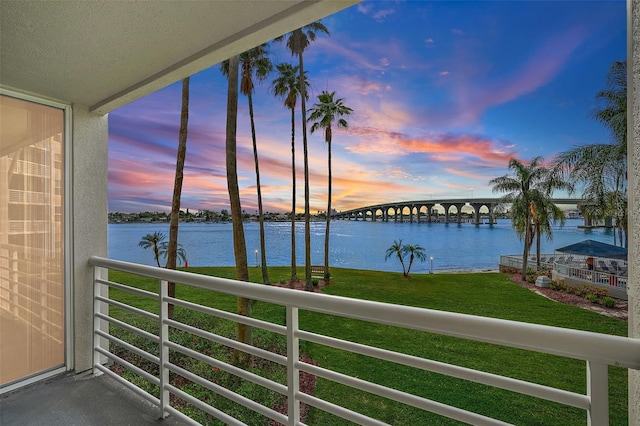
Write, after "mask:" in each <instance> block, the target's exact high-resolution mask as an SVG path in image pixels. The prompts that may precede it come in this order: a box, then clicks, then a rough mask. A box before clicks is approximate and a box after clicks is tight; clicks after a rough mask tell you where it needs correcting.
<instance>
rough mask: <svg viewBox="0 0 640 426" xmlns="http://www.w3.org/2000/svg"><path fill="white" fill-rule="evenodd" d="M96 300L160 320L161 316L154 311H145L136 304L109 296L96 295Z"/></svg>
mask: <svg viewBox="0 0 640 426" xmlns="http://www.w3.org/2000/svg"><path fill="white" fill-rule="evenodd" d="M95 299H96V300H98V301H100V302H104V303H107V304H108V305H110V306H115V307H117V308H120V309H123V310H125V311H129V312H131V313H134V314H137V315H140V316H142V317H145V318H149V319H152V320H155V321H160V317H159V315H158V314H154V313H153V312H149V311H145V310H144V309H140V308H136V307H135V306H131V305H127V304H126V303H122V302H118V301H117V300H114V299H109V298H107V297H102V296H96V297H95Z"/></svg>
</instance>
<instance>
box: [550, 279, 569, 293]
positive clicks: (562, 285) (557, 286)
mask: <svg viewBox="0 0 640 426" xmlns="http://www.w3.org/2000/svg"><path fill="white" fill-rule="evenodd" d="M550 288H551V289H552V290H557V291H563V292H565V293H568V292H569V286H568V285H567V283H566V282H565V281H564V280H559V281H552V282H551V285H550Z"/></svg>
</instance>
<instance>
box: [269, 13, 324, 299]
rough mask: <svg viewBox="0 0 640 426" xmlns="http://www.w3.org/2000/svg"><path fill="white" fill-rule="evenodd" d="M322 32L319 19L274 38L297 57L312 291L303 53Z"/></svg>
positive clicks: (308, 272) (310, 288)
mask: <svg viewBox="0 0 640 426" xmlns="http://www.w3.org/2000/svg"><path fill="white" fill-rule="evenodd" d="M318 32H323V33H325V34H329V30H328V29H327V27H325V26H324V24H322V23H321V22H320V21H316V22H312V23H311V24H308V25H305V26H304V27H302V28H298V29H297V30H293V31H292V32H291V33H289V34H285V35H283V36H280V37H278V38H276V39H275V40H276V41H284V40H285V39H286V45H287V48H288V49H289V51H290V52H291V54H292V55H294V56H297V57H298V66H299V67H300V69H299V70H298V71H299V76H300V79H299V81H298V84H299V86H300V108H301V112H302V114H301V115H302V150H303V159H304V261H305V266H304V278H305V290H307V291H313V283H312V281H311V223H310V222H311V214H310V212H309V154H308V150H307V104H306V100H307V89H306V87H305V82H306V80H305V78H304V75H305V73H304V60H303V53H304V51H305V50H306V49H307V47H309V44H311V42H312V41H314V40H315V39H316V33H318Z"/></svg>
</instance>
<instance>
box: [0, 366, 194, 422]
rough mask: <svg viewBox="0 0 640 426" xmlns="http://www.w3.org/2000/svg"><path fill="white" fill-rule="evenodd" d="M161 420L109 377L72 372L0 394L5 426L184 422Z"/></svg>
mask: <svg viewBox="0 0 640 426" xmlns="http://www.w3.org/2000/svg"><path fill="white" fill-rule="evenodd" d="M184 424H186V423H184V422H183V421H181V420H178V419H173V418H171V417H168V418H166V419H164V420H160V419H158V409H157V407H156V406H154V405H153V404H151V403H150V402H148V401H147V400H145V399H144V398H141V397H140V396H139V395H137V394H136V393H135V392H133V391H131V390H129V389H128V388H126V387H124V386H122V385H120V384H118V382H116V381H115V380H114V379H112V378H110V377H107V376H104V375H103V376H99V377H93V376H91V375H90V374H80V375H75V374H73V373H70V374H65V375H62V376H57V377H55V378H52V379H48V380H45V381H43V382H40V383H36V384H33V385H29V386H26V387H25V388H23V389H19V390H16V391H14V392H10V393H8V394H7V395H3V396H1V397H0V425H2V426H13V425H16V426H17V425H20V426H41V425H42V426H44V425H46V426H55V425H64V426H110V425H113V426H126V425H131V426H137V425H162V426H179V425H184Z"/></svg>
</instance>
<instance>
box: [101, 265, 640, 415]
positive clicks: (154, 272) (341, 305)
mask: <svg viewBox="0 0 640 426" xmlns="http://www.w3.org/2000/svg"><path fill="white" fill-rule="evenodd" d="M89 262H90V264H91V265H93V266H94V268H95V280H94V286H95V287H94V291H95V298H94V300H95V303H94V309H95V315H94V317H95V324H94V325H95V327H94V329H95V331H94V343H95V344H94V371H96V372H98V371H100V372H102V373H105V374H108V375H110V376H112V377H114V378H116V379H117V380H119V381H121V382H123V384H125V385H126V386H127V387H129V388H131V389H133V390H134V391H137V392H138V393H140V394H141V395H143V396H144V397H145V398H147V399H148V400H150V401H151V402H153V403H154V404H156V405H157V406H158V415H159V417H165V416H166V415H167V414H172V415H174V416H177V417H179V418H182V419H185V420H187V419H188V418H187V417H186V416H185V415H184V414H182V413H181V412H180V411H178V410H177V409H175V408H174V407H172V406H171V405H170V399H169V394H170V393H171V394H174V395H176V396H177V397H178V398H180V399H183V400H184V401H186V402H188V403H189V404H191V405H193V406H194V407H197V408H199V409H201V410H203V411H205V412H207V413H209V414H211V415H212V416H214V417H216V418H218V419H220V420H222V421H223V422H225V423H228V424H242V423H241V422H240V421H238V420H237V419H235V418H233V417H231V416H229V415H228V414H226V413H223V412H221V411H219V410H217V409H216V408H215V407H212V406H209V405H207V404H205V403H204V402H202V401H201V400H199V399H197V398H195V397H193V396H191V395H189V394H187V393H185V392H184V391H182V390H180V389H178V388H176V387H175V386H173V385H172V384H170V382H169V373H170V372H172V373H174V374H178V375H180V376H182V377H184V378H186V379H188V380H190V381H193V382H195V383H198V384H200V385H202V386H204V387H205V388H207V389H209V390H211V391H212V392H217V393H219V394H222V395H224V396H225V397H227V398H229V399H231V400H233V401H235V402H237V403H238V404H240V405H243V406H245V407H248V408H250V409H251V410H254V411H256V412H258V413H260V414H262V415H264V416H265V417H267V418H269V419H272V420H274V421H277V422H280V423H283V424H287V425H298V424H301V423H300V404H301V403H306V404H309V405H310V406H312V407H315V408H317V409H320V410H324V411H327V412H330V413H332V414H333V415H336V416H339V417H342V418H344V419H347V420H350V421H353V422H356V423H360V424H384V423H382V422H380V421H379V420H377V419H374V418H371V417H369V416H368V415H367V413H359V412H354V411H351V410H349V409H346V408H344V407H342V406H339V405H336V404H334V403H331V402H329V401H326V400H322V399H320V398H318V397H315V396H312V395H309V394H306V393H303V392H301V391H300V383H299V377H300V374H299V373H300V372H307V373H310V374H312V375H315V376H317V377H322V378H325V379H327V380H331V381H335V382H338V383H341V384H343V385H345V386H349V387H351V388H353V389H359V390H364V391H366V392H369V393H372V394H375V395H379V396H382V397H384V398H388V399H390V400H394V401H398V402H400V403H404V404H407V405H410V406H413V407H418V408H419V409H422V410H426V411H430V412H433V413H436V414H439V415H441V416H445V417H449V418H452V419H456V420H459V421H462V422H466V423H470V424H478V425H501V424H505V423H504V422H502V421H500V420H497V419H493V418H490V417H486V416H483V415H480V414H477V413H474V412H471V411H466V410H463V409H460V408H457V407H454V406H450V405H446V404H442V403H440V402H436V401H433V400H429V399H426V398H423V397H421V396H418V395H413V394H410V393H406V392H402V391H399V390H396V389H393V388H389V387H386V386H382V385H380V384H376V383H372V382H368V381H365V380H362V379H360V378H357V377H351V376H348V375H344V374H341V373H339V372H337V371H332V370H329V369H326V368H324V367H322V366H314V365H311V364H309V363H305V362H303V361H301V359H300V356H299V352H300V341H307V342H313V343H315V344H318V345H326V346H329V347H333V348H339V349H342V350H345V351H349V352H353V353H357V354H363V355H366V356H369V357H373V358H378V359H382V360H386V361H389V362H392V363H396V364H399V365H405V366H410V367H414V368H417V369H422V370H426V371H431V372H436V373H440V374H444V375H447V376H452V377H456V378H459V379H464V380H468V381H471V382H476V383H481V384H484V385H488V386H493V387H496V388H500V389H506V390H509V391H513V392H517V393H520V394H524V395H529V396H533V397H537V398H542V399H546V400H551V401H554V402H556V403H559V404H563V405H567V406H571V407H578V408H580V409H583V410H586V412H587V417H588V421H589V424H592V425H608V423H609V393H608V371H607V370H608V366H610V365H611V366H618V367H623V368H628V369H640V340H637V339H629V338H625V337H619V336H612V335H605V334H598V333H592V332H585V331H578V330H571V329H564V328H556V327H549V326H543V325H537V324H528V323H520V322H515V321H507V320H501V319H494V318H485V317H478V316H472V315H465V314H457V313H452V312H442V311H435V310H429V309H421V308H413V307H408V306H400V305H392V304H386V303H379V302H372V301H365V300H357V299H350V298H344V297H337V296H331V295H325V294H317V293H309V292H302V291H294V290H290V289H283V288H278V287H272V286H264V285H256V284H251V283H245V282H239V281H234V280H228V279H222V278H216V277H210V276H205V275H198V274H191V273H187V272H182V271H173V270H167V269H162V268H156V267H151V266H145V265H138V264H133V263H127V262H121V261H115V260H110V259H106V258H99V257H91V258H90V261H89ZM108 270H117V271H123V272H127V273H131V274H136V275H139V276H144V277H151V278H154V279H157V280H158V282H159V286H158V287H159V289H160V290H159V293H153V292H148V291H144V290H141V289H138V288H134V287H129V286H126V285H123V284H120V283H115V282H111V281H109V279H107V276H108V275H107V272H108ZM168 282H175V283H180V284H181V285H187V286H191V287H195V288H199V289H203V290H210V291H215V292H217V293H225V294H229V295H232V296H239V297H245V298H250V299H253V300H259V301H264V302H269V303H272V304H276V305H282V306H284V307H285V308H286V325H285V326H282V325H279V324H275V323H271V322H265V321H262V320H258V319H255V318H248V317H244V316H240V315H236V314H233V313H230V312H226V311H220V310H217V309H212V308H210V307H206V306H202V305H199V304H195V303H191V302H188V301H185V300H181V299H178V298H172V297H169V296H168V291H167V289H168ZM105 288H117V289H120V290H124V291H127V292H130V293H133V294H136V295H139V296H141V297H150V298H153V299H155V300H157V301H158V304H159V314H154V313H150V312H147V311H143V310H140V309H138V308H136V307H133V306H129V305H125V304H123V303H121V302H118V301H115V300H112V299H110V298H109V296H108V295H107V294H108V293H109V292H108V291H105ZM169 304H173V305H175V306H177V307H181V308H187V309H192V310H196V311H199V312H201V313H204V314H206V315H211V316H212V317H218V318H225V319H230V320H232V321H235V322H239V323H243V324H247V325H249V326H251V327H255V328H262V329H265V330H268V331H270V332H273V333H278V334H281V335H283V336H285V337H286V339H287V345H286V348H287V351H286V356H283V355H279V354H276V353H272V352H269V351H266V350H263V349H260V348H257V347H254V346H249V345H245V344H242V343H239V342H237V341H235V340H231V339H228V338H226V337H224V336H220V335H216V334H212V333H210V332H208V331H205V330H203V329H200V328H197V327H193V326H189V325H186V324H183V323H181V322H178V321H176V320H174V319H169V318H168V317H167V312H168V305H169ZM108 306H115V307H118V308H120V309H125V310H127V311H128V312H130V313H134V314H138V315H141V316H143V317H146V318H151V319H154V320H157V321H158V322H159V324H160V327H159V333H158V334H157V335H154V334H151V333H148V332H146V331H143V330H140V329H138V328H136V327H134V326H132V325H129V324H125V323H123V322H122V321H119V320H117V319H115V318H113V317H112V316H111V315H109V309H108ZM299 310H305V311H315V312H319V313H322V314H326V315H332V316H339V317H345V318H354V319H358V320H363V321H368V322H371V323H376V324H381V325H382V324H384V325H392V326H396V327H402V328H407V329H411V330H415V331H418V332H428V333H435V334H441V335H447V336H454V337H457V338H462V339H469V340H474V341H478V342H487V343H491V344H494V345H501V346H507V347H512V348H520V349H524V350H527V351H535V352H542V353H546V354H553V355H558V356H561V357H567V358H573V359H577V360H582V361H585V362H586V375H587V377H586V383H587V390H586V394H582V393H575V392H570V391H567V390H563V389H558V388H554V387H549V386H545V385H541V384H537V383H531V382H527V381H523V380H518V379H514V378H510V377H503V376H500V375H496V374H491V373H487V372H483V371H477V370H473V369H470V368H465V367H460V366H456V365H451V364H446V363H442V362H438V361H434V360H430V359H425V358H421V357H417V356H414V355H408V354H404V353H398V352H394V351H389V350H386V349H381V348H378V347H373V346H368V345H363V344H360V343H355V342H352V341H347V340H342V339H336V338H334V337H330V336H326V335H321V334H317V333H313V332H309V331H305V330H303V329H300V326H299V322H298V312H299ZM105 323H109V324H112V325H116V326H118V327H125V328H126V329H127V330H128V331H131V332H134V333H136V334H139V335H141V336H145V337H147V338H148V339H149V340H151V341H155V342H157V343H158V344H159V345H160V356H156V355H154V354H151V353H148V352H145V351H144V350H142V349H139V348H137V347H134V346H132V345H129V344H128V343H126V342H123V341H121V340H120V339H118V338H116V337H115V336H112V335H110V334H109V333H108V331H107V330H108V327H105ZM169 328H173V329H178V330H182V331H184V332H188V333H191V334H192V335H193V336H197V337H198V338H204V339H207V340H209V341H211V342H218V343H222V344H224V345H227V346H229V347H231V348H234V349H237V350H241V351H244V352H246V353H249V354H251V355H253V356H255V357H260V358H264V359H267V360H269V361H272V362H275V363H279V364H281V365H284V366H286V369H287V384H286V385H283V384H280V383H276V382H274V381H271V380H269V379H267V378H264V377H261V376H257V375H255V374H252V373H250V372H248V371H245V370H243V369H240V368H237V367H236V366H233V365H230V364H227V363H225V362H222V361H220V360H216V359H212V358H210V357H208V356H206V355H205V354H203V353H200V352H197V351H195V350H193V349H190V348H187V347H184V346H182V345H180V344H178V343H176V342H174V341H171V340H170V338H169ZM109 342H111V343H112V344H115V345H119V346H121V347H125V348H127V349H129V350H131V351H134V352H135V353H137V354H138V355H140V356H142V357H143V358H145V359H146V360H149V361H152V362H153V363H155V364H157V365H158V366H160V368H159V370H158V371H159V374H158V375H157V376H156V375H152V374H150V373H148V372H146V371H143V370H141V369H140V368H138V367H136V366H134V365H131V364H130V363H128V362H127V361H125V360H123V359H121V358H120V357H118V356H117V355H115V354H114V353H111V352H109V351H108V350H107V349H105V348H107V347H108V343H109ZM170 351H171V352H172V353H181V354H184V355H187V356H190V357H193V358H196V359H198V360H201V361H203V362H204V363H206V364H208V365H209V366H210V368H216V369H217V368H219V369H222V370H225V371H227V372H229V373H232V374H235V375H237V376H238V377H239V378H241V379H244V380H248V381H251V382H253V383H255V384H256V385H260V386H264V387H266V388H268V389H271V390H272V391H274V392H278V393H280V394H282V395H284V396H286V397H287V414H281V413H279V412H276V411H275V410H272V409H271V408H269V407H265V406H264V405H262V404H260V403H259V402H257V401H252V400H249V399H247V398H245V397H244V396H241V395H239V394H236V393H234V392H232V391H230V390H228V389H225V388H221V387H220V386H219V385H217V384H214V383H211V382H209V381H208V380H206V379H205V378H203V377H200V376H198V375H196V374H194V373H193V372H190V371H186V370H184V369H182V368H180V367H178V366H176V365H174V364H172V363H171V361H170V359H169V353H170ZM105 357H106V358H108V359H110V360H112V361H115V362H117V363H118V364H121V365H123V366H125V367H126V368H129V369H131V370H133V371H134V372H135V373H136V374H138V375H140V376H142V377H144V378H145V379H147V380H148V381H150V382H152V383H154V384H156V385H157V386H158V387H159V389H160V392H159V397H158V396H155V395H151V394H148V393H146V392H145V391H143V390H141V389H140V388H138V387H137V386H135V385H134V384H132V383H129V382H127V381H126V380H124V379H122V378H121V377H120V376H118V375H116V374H115V373H113V372H112V371H111V370H109V369H108V368H107V367H105V366H103V365H102V362H103V361H104V360H105Z"/></svg>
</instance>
